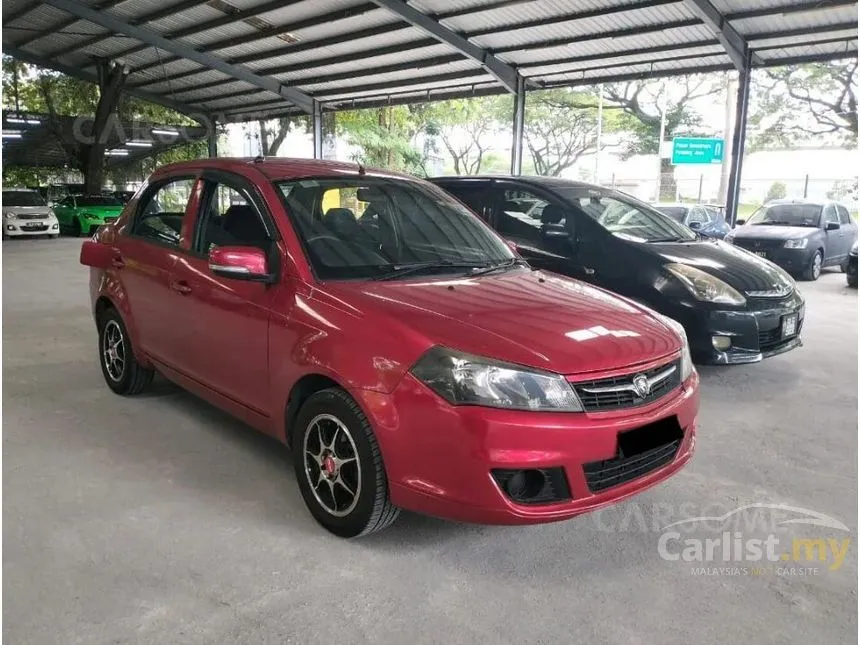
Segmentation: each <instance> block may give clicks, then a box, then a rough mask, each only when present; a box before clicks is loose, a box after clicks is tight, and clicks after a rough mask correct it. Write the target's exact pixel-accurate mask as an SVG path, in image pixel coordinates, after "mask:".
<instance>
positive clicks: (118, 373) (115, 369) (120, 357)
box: [102, 320, 125, 383]
mask: <svg viewBox="0 0 860 645" xmlns="http://www.w3.org/2000/svg"><path fill="white" fill-rule="evenodd" d="M102 360H103V361H104V366H105V370H106V371H107V374H108V376H109V377H110V379H111V380H112V381H114V382H115V383H119V382H120V381H121V380H122V377H123V374H125V337H124V336H123V333H122V329H121V328H120V326H119V324H118V323H117V322H116V321H115V320H108V321H107V323H106V324H105V328H104V331H103V332H102Z"/></svg>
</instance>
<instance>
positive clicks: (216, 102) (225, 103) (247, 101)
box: [194, 90, 288, 110]
mask: <svg viewBox="0 0 860 645" xmlns="http://www.w3.org/2000/svg"><path fill="white" fill-rule="evenodd" d="M269 100H271V101H272V102H273V103H276V102H278V100H279V99H278V97H277V96H276V95H275V94H272V93H271V92H266V91H265V90H260V91H259V92H257V93H256V94H249V95H248V96H243V97H241V98H226V99H217V98H216V99H212V100H208V101H195V102H194V104H195V105H203V106H205V107H206V108H207V109H210V110H228V109H230V108H241V107H248V106H251V105H253V104H254V103H262V102H263V101H269ZM280 100H281V101H284V103H288V102H287V101H286V100H284V99H280Z"/></svg>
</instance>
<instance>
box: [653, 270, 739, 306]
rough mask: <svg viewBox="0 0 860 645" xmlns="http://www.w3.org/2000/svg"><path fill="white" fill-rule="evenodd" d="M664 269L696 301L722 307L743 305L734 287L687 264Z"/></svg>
mask: <svg viewBox="0 0 860 645" xmlns="http://www.w3.org/2000/svg"><path fill="white" fill-rule="evenodd" d="M666 269H667V270H668V271H669V272H670V273H671V274H672V275H674V276H675V277H676V278H678V280H680V282H681V284H683V285H684V286H685V287H686V288H687V290H688V291H689V292H690V293H691V294H692V295H693V297H694V298H695V299H696V300H701V301H702V302H713V303H716V304H724V305H744V304H746V301H747V300H746V298H744V297H743V296H742V295H741V294H740V293H739V292H738V291H737V290H736V289H735V288H734V287H731V286H730V285H728V284H726V283H725V282H723V281H722V280H720V279H719V278H717V277H716V276H713V275H711V274H710V273H707V272H705V271H702V270H701V269H697V268H696V267H692V266H689V265H687V264H667V265H666Z"/></svg>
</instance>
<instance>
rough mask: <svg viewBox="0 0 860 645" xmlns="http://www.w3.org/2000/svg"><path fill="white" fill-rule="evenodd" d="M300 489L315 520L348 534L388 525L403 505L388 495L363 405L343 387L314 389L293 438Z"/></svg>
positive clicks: (336, 531) (303, 407)
mask: <svg viewBox="0 0 860 645" xmlns="http://www.w3.org/2000/svg"><path fill="white" fill-rule="evenodd" d="M292 451H293V459H294V461H293V463H294V466H295V471H296V478H297V480H298V484H299V490H300V491H301V493H302V497H303V498H304V500H305V504H306V505H307V507H308V510H309V511H310V512H311V515H313V516H314V519H315V520H316V521H317V522H319V523H320V524H321V525H322V526H323V527H324V528H325V529H327V530H328V531H331V532H332V533H334V534H335V535H338V536H340V537H345V538H352V537H359V536H362V535H368V534H369V533H373V532H375V531H379V530H381V529H384V528H385V527H387V526H389V525H390V524H391V523H392V522H394V520H396V519H397V516H398V515H399V514H400V509H398V508H397V507H396V506H394V505H392V504H391V501H390V500H389V499H388V478H387V477H386V475H385V466H384V464H383V463H382V454H381V453H380V451H379V444H378V443H377V442H376V437H375V436H374V435H373V430H372V428H371V427H370V423H369V422H368V420H367V417H365V416H364V413H363V412H362V411H361V408H359V407H358V404H357V403H356V402H355V401H354V400H353V399H352V397H351V396H349V394H347V393H346V392H345V391H344V390H341V389H340V388H330V389H328V390H322V391H321V392H317V393H316V394H313V395H312V396H311V397H310V398H309V399H308V400H307V401H306V402H305V403H304V405H303V406H302V409H301V410H300V411H299V414H298V418H297V419H296V432H295V433H294V434H293V439H292Z"/></svg>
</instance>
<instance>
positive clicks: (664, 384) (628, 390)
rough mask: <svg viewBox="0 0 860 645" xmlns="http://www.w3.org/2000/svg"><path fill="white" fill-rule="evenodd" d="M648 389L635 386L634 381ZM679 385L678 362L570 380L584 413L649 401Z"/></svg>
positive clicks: (643, 403)
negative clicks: (573, 381)
mask: <svg viewBox="0 0 860 645" xmlns="http://www.w3.org/2000/svg"><path fill="white" fill-rule="evenodd" d="M643 379H644V382H645V383H647V388H645V389H643V388H642V387H639V388H637V386H636V383H637V381H638V382H639V383H640V384H641V383H642V382H643ZM680 384H681V364H680V361H677V360H676V361H672V362H670V363H664V364H663V365H659V366H657V367H654V368H651V369H649V370H645V371H642V372H633V373H630V374H624V375H621V376H614V377H611V378H605V379H595V380H592V381H577V382H575V383H572V384H571V385H573V388H574V390H576V394H577V396H579V400H580V401H581V402H582V407H583V408H584V409H585V411H586V412H604V411H607V410H618V409H623V408H632V407H636V406H639V405H645V404H648V403H652V402H653V401H656V400H657V399H659V398H661V397H663V396H665V395H666V394H668V393H669V392H671V391H672V390H674V389H675V388H676V387H678V386H679V385H680Z"/></svg>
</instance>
